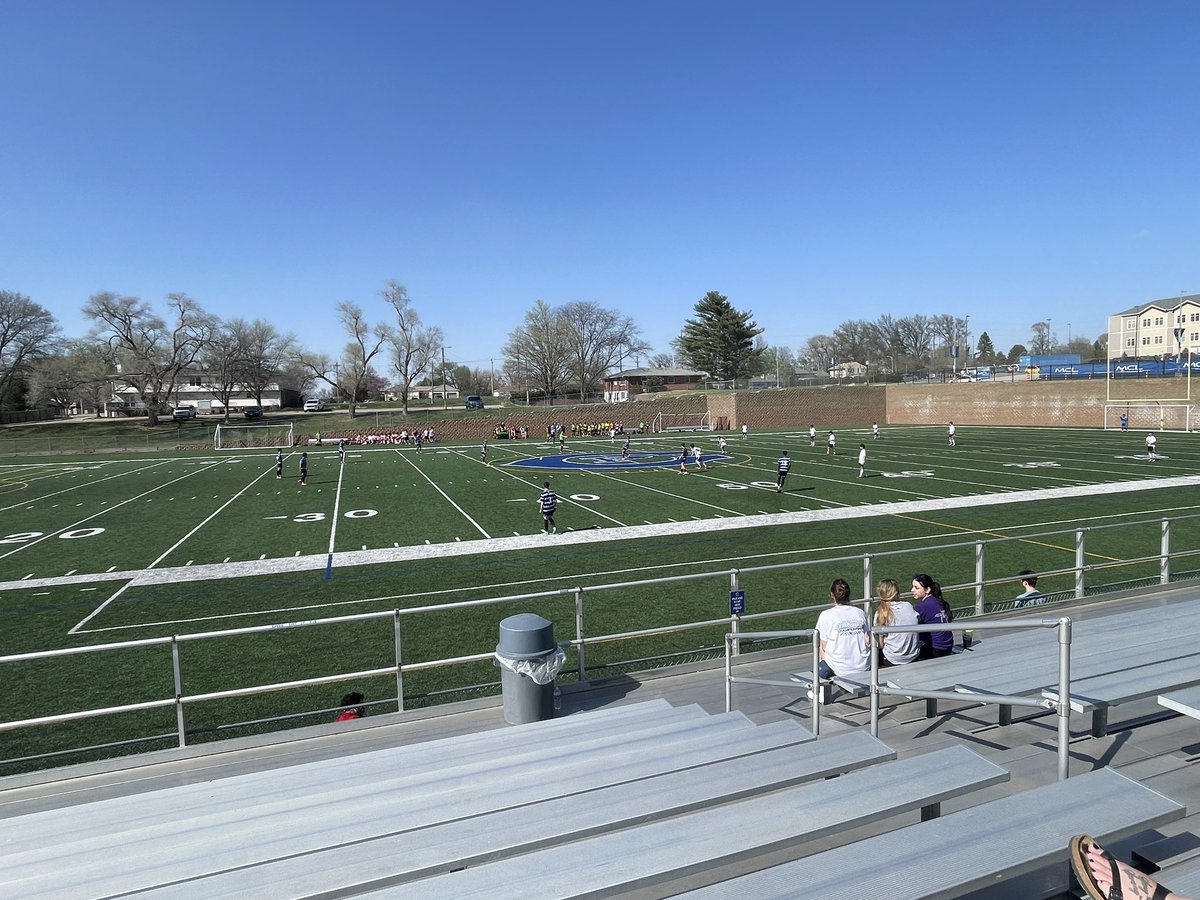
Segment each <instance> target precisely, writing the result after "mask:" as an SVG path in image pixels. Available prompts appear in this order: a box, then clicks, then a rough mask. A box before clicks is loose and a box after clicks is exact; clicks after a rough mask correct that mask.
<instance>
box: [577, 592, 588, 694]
mask: <svg viewBox="0 0 1200 900" xmlns="http://www.w3.org/2000/svg"><path fill="white" fill-rule="evenodd" d="M575 658H576V673H577V674H578V677H579V683H580V684H583V683H584V682H586V681H587V665H586V662H585V660H584V652H583V588H581V587H577V588H575Z"/></svg>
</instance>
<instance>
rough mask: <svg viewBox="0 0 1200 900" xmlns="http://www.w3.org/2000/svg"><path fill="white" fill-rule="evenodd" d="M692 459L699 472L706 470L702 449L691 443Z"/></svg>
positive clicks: (706, 464)
mask: <svg viewBox="0 0 1200 900" xmlns="http://www.w3.org/2000/svg"><path fill="white" fill-rule="evenodd" d="M692 459H693V460H695V461H696V465H697V466H699V467H700V471H701V472H707V471H708V463H706V462H705V461H704V451H703V450H701V449H700V445H699V444H692Z"/></svg>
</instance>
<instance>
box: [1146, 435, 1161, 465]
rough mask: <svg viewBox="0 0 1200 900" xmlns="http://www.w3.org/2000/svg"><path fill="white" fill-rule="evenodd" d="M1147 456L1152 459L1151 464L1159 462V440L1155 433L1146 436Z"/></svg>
mask: <svg viewBox="0 0 1200 900" xmlns="http://www.w3.org/2000/svg"><path fill="white" fill-rule="evenodd" d="M1146 455H1147V456H1148V457H1150V462H1156V461H1157V460H1158V438H1156V437H1155V436H1154V432H1153V431H1151V432H1150V433H1149V434H1147V435H1146Z"/></svg>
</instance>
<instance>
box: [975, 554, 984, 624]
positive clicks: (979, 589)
mask: <svg viewBox="0 0 1200 900" xmlns="http://www.w3.org/2000/svg"><path fill="white" fill-rule="evenodd" d="M983 547H984V544H983V541H976V542H975V615H977V616H982V615H983V581H984V578H983V572H984V565H983V564H984V550H983Z"/></svg>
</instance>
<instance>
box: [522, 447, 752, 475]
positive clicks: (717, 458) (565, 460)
mask: <svg viewBox="0 0 1200 900" xmlns="http://www.w3.org/2000/svg"><path fill="white" fill-rule="evenodd" d="M702 458H703V459H704V464H705V465H709V464H710V463H714V462H728V461H729V460H731V459H733V457H732V456H725V455H724V454H721V453H705V454H704V455H703V457H702ZM503 465H504V467H505V468H511V469H560V470H561V469H576V470H585V471H593V472H595V471H621V470H623V471H630V470H638V469H665V468H669V467H672V466H678V465H679V451H678V450H674V451H672V450H658V451H654V450H636V451H633V452H631V453H630V454H629V458H628V459H622V458H621V454H620V453H619V452H612V453H565V454H560V455H555V456H531V457H529V458H528V459H518V460H516V461H514V462H507V463H504V464H503ZM688 468H689V469H695V468H696V463H695V461H694V460H693V459H692V458H691V457H690V456H689V457H688Z"/></svg>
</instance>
